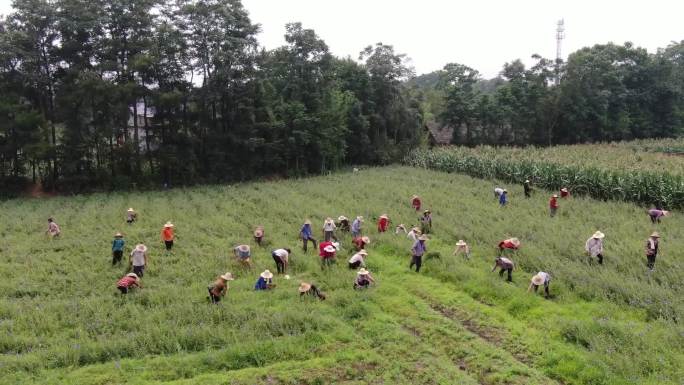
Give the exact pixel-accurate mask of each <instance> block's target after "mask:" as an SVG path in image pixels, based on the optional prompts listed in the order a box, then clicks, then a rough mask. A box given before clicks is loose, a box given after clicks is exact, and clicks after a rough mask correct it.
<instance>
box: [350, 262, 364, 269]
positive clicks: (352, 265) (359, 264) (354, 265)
mask: <svg viewBox="0 0 684 385" xmlns="http://www.w3.org/2000/svg"><path fill="white" fill-rule="evenodd" d="M359 266H361V261H356V262H354V263H351V262H349V268H350V269H354V270H356V269H358V268H359Z"/></svg>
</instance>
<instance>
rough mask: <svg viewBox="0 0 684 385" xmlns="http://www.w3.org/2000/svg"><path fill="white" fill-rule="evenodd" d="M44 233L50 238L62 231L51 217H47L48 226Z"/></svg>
mask: <svg viewBox="0 0 684 385" xmlns="http://www.w3.org/2000/svg"><path fill="white" fill-rule="evenodd" d="M45 233H46V234H47V235H49V236H50V237H52V238H54V237H58V236H59V234H61V233H62V231H61V230H60V229H59V225H57V222H55V220H54V219H52V217H50V218H48V228H47V231H46V232H45Z"/></svg>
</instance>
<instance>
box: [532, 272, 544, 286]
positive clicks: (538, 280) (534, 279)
mask: <svg viewBox="0 0 684 385" xmlns="http://www.w3.org/2000/svg"><path fill="white" fill-rule="evenodd" d="M532 283H533V284H535V285H537V286H539V285H542V284H543V283H544V277H542V276H541V275H539V274H537V275H535V276H534V277H532Z"/></svg>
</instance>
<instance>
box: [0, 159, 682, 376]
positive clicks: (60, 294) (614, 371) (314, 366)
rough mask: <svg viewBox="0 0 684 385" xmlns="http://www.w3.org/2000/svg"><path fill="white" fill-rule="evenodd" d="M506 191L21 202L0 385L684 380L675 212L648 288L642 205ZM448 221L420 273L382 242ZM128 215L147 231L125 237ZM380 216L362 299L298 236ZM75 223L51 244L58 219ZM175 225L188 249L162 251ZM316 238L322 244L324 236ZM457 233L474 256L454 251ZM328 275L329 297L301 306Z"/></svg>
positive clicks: (211, 190) (5, 261) (8, 240)
mask: <svg viewBox="0 0 684 385" xmlns="http://www.w3.org/2000/svg"><path fill="white" fill-rule="evenodd" d="M500 184H501V183H500V182H496V181H482V180H478V179H472V178H470V177H466V176H460V175H454V174H446V173H440V172H435V171H426V170H421V169H414V168H407V167H389V168H378V169H369V170H362V171H361V172H360V173H353V174H352V173H341V174H335V175H332V176H326V177H317V178H311V179H302V180H289V181H279V182H273V183H252V184H245V185H239V186H217V187H201V188H193V189H186V190H172V191H166V192H146V193H128V194H111V195H104V194H103V195H92V196H83V197H81V196H79V197H72V198H66V197H64V198H53V199H49V200H15V201H8V202H4V203H2V205H1V206H2V207H1V210H0V218H1V220H0V232H1V234H2V239H3V242H2V244H1V245H0V248H1V252H0V255H1V256H2V262H0V272H1V273H2V277H3V279H2V280H1V281H0V293H2V294H1V295H0V383H2V384H3V385H4V384H36V385H38V384H41V385H44V384H99V385H104V384H136V385H152V384H186V385H190V384H212V385H213V384H256V383H260V384H468V385H469V384H520V385H523V384H525V385H527V384H540V385H541V384H543V385H547V384H611V385H623V384H653V385H655V384H672V385H681V384H682V383H684V349H683V348H682V346H684V328H682V326H681V322H682V319H683V318H682V317H683V316H684V303H683V300H682V298H683V296H684V292H683V291H684V289H683V288H682V282H683V281H684V271H683V270H682V262H681V261H682V252H681V248H682V247H681V246H682V245H683V244H684V234H683V233H682V231H681V229H682V228H683V225H684V217H682V216H681V215H678V214H679V213H675V214H674V215H673V216H672V217H670V218H666V219H665V221H664V222H663V223H662V224H660V225H657V230H658V231H660V232H661V234H662V236H663V238H662V241H661V255H660V256H659V259H658V261H657V265H656V268H657V269H656V271H655V272H654V273H651V274H648V273H647V269H646V267H645V257H644V256H643V246H644V243H645V240H646V238H647V236H648V234H649V233H650V232H651V231H653V229H654V228H655V227H656V226H653V225H651V223H650V221H649V219H648V216H647V215H646V213H645V210H644V208H642V207H637V206H635V205H632V204H627V203H620V202H607V203H606V202H598V201H594V200H591V199H585V198H578V197H575V198H572V199H571V200H569V201H565V200H563V201H561V208H560V212H559V215H558V216H557V217H556V218H549V217H548V215H547V211H546V207H547V199H548V193H546V192H543V191H536V194H535V195H534V196H533V197H532V198H531V199H527V200H526V199H524V198H523V197H522V195H523V194H522V191H521V188H520V186H505V185H504V186H503V187H508V188H509V191H511V196H510V198H511V203H510V205H509V206H508V207H506V208H503V209H502V208H500V207H498V204H497V203H496V201H495V200H494V197H493V194H492V188H493V187H494V186H495V185H500ZM413 193H417V194H420V195H421V196H422V197H423V200H424V202H425V205H426V206H427V207H430V208H432V211H433V213H434V234H433V235H432V240H431V241H429V242H428V247H429V249H430V251H431V252H439V254H440V256H441V257H440V258H433V259H429V260H427V261H426V262H425V263H424V270H423V271H421V273H420V274H416V273H415V272H410V271H409V270H408V263H409V251H408V249H409V248H410V243H409V241H408V240H407V239H406V237H405V236H395V235H394V234H377V233H376V231H375V229H374V227H375V226H374V224H373V223H372V222H373V221H372V218H374V217H377V216H378V215H380V214H382V213H384V212H387V213H388V214H389V215H390V217H391V218H392V220H393V222H394V223H400V222H402V223H406V224H413V223H416V222H417V220H416V214H415V212H414V211H413V210H412V209H411V208H410V205H409V197H410V196H411V195H412V194H413ZM129 206H132V207H134V208H136V209H137V210H138V211H139V213H140V221H139V222H138V223H136V224H135V225H133V226H131V227H129V226H127V225H126V223H125V222H124V212H125V209H126V208H127V207H129ZM342 214H344V215H346V216H349V217H352V216H355V215H364V216H365V217H366V218H368V221H367V222H366V224H365V232H366V234H368V235H369V236H370V237H371V239H372V241H373V242H372V244H371V246H370V247H369V250H368V251H369V253H370V257H369V259H368V264H369V269H370V270H371V271H372V272H373V273H374V275H375V278H376V279H377V281H378V285H377V286H376V287H375V288H372V289H370V290H367V291H360V292H357V291H354V290H352V289H351V284H352V280H353V278H354V276H355V273H354V272H353V271H349V270H348V269H347V267H346V259H347V256H348V255H350V253H351V251H350V245H349V238H344V239H343V248H344V249H343V251H342V252H341V254H342V256H343V258H340V259H341V260H340V263H338V265H337V266H336V267H334V268H333V269H331V270H325V271H323V270H321V268H320V266H319V263H318V257H317V256H316V254H315V253H313V252H312V251H311V250H310V251H309V253H308V254H304V253H303V252H302V251H301V248H300V247H298V243H297V234H298V229H299V226H300V224H301V223H302V222H303V220H304V219H305V218H311V219H312V220H313V222H314V229H316V230H318V229H320V226H322V220H323V219H324V218H325V217H327V216H334V217H337V216H338V215H342ZM48 216H54V217H55V218H56V220H57V221H58V223H60V225H61V226H62V230H63V236H62V237H61V238H60V239H55V240H48V239H46V238H45V237H44V235H43V231H44V228H45V225H46V223H45V220H46V218H47V217H48ZM167 220H172V221H173V222H174V223H175V224H176V229H177V235H178V240H177V245H176V248H175V249H174V252H173V253H171V254H168V253H166V252H165V251H163V247H162V245H161V243H160V242H159V231H160V226H161V225H162V224H163V223H164V222H166V221H167ZM258 224H263V225H264V226H265V228H266V240H267V242H266V244H265V245H264V246H263V248H255V249H254V251H255V254H256V256H255V262H256V266H255V267H254V268H253V269H252V270H247V269H244V268H240V267H239V266H238V265H237V264H236V262H235V261H234V260H233V259H232V258H231V257H229V254H230V250H231V248H232V247H233V246H234V245H236V244H238V243H243V242H250V241H251V231H252V229H253V227H254V226H255V225H258ZM597 229H600V230H601V231H603V232H604V233H605V234H606V239H605V245H606V252H605V255H606V260H605V264H604V265H603V266H597V265H589V264H587V258H586V257H585V256H584V255H583V245H584V241H585V240H586V239H587V238H588V237H589V236H590V235H591V234H592V233H593V232H594V231H595V230H597ZM117 230H120V231H124V232H125V234H126V240H127V249H128V250H129V251H130V247H132V246H133V245H134V244H135V243H137V242H140V241H144V242H145V243H147V244H148V246H150V255H151V262H150V267H149V269H148V270H147V271H146V275H145V278H144V280H143V282H144V284H145V288H144V289H142V290H140V291H139V292H136V293H133V294H130V295H128V296H127V297H125V298H122V296H121V295H119V294H118V292H117V291H116V289H115V282H116V280H117V279H118V278H119V277H120V276H121V275H122V274H123V273H124V271H123V270H122V269H121V268H112V267H111V266H110V263H111V262H110V258H111V257H110V242H111V239H112V235H113V233H114V232H115V231H117ZM318 235H320V234H318ZM508 236H516V237H518V238H520V239H521V240H522V242H523V246H522V249H521V250H520V251H518V252H517V253H516V254H514V255H513V256H512V258H513V260H514V261H515V262H516V263H517V264H518V267H519V268H518V270H516V271H515V272H514V282H513V283H512V284H509V283H506V282H504V280H502V279H500V278H499V276H498V274H496V273H492V272H491V267H492V265H493V260H494V256H495V252H494V249H495V245H496V244H497V242H498V241H499V240H501V239H503V238H505V237H508ZM458 239H465V240H467V241H468V242H469V243H470V244H471V247H472V249H473V255H472V258H471V260H469V261H464V260H463V259H462V258H460V257H458V258H455V257H452V256H451V252H452V250H453V245H454V244H455V242H456V241H457V240H458ZM286 246H289V247H291V248H292V249H293V256H292V260H293V263H292V265H291V268H290V269H291V270H290V272H289V273H290V275H292V279H291V280H289V281H287V280H284V279H283V278H281V277H276V284H277V285H278V287H277V288H276V289H275V290H274V291H273V292H254V291H253V290H252V287H253V285H254V282H255V281H256V278H257V276H258V274H259V272H260V271H262V270H263V269H265V268H269V269H271V270H272V271H275V266H273V261H272V259H271V257H270V250H271V249H273V248H277V247H286ZM538 270H544V271H547V272H549V273H551V274H552V276H553V281H552V284H551V292H552V295H553V297H552V299H550V300H545V299H544V298H543V297H542V296H541V295H536V296H535V295H532V294H529V293H527V292H526V289H527V285H528V283H529V278H530V277H531V275H532V274H533V273H534V272H536V271H538ZM225 271H232V272H233V273H234V275H235V276H236V277H237V279H236V280H235V281H234V282H232V283H231V289H230V291H229V293H228V295H227V297H226V298H225V299H224V301H223V302H222V303H221V304H220V305H219V306H212V305H210V304H208V303H207V300H206V286H207V285H208V284H209V283H211V282H212V280H213V279H214V278H215V277H216V276H217V275H218V274H221V273H223V272H225ZM300 280H308V281H313V282H314V283H316V284H317V285H319V286H320V287H321V288H322V289H323V290H324V291H325V292H326V293H327V295H328V299H327V300H326V301H324V302H318V301H315V300H313V299H300V298H299V296H298V293H297V289H296V288H297V286H298V284H299V281H300Z"/></svg>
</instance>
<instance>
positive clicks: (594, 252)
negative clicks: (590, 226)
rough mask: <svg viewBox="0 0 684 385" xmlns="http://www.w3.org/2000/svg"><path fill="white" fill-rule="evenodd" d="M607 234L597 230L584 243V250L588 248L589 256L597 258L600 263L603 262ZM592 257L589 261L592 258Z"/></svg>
mask: <svg viewBox="0 0 684 385" xmlns="http://www.w3.org/2000/svg"><path fill="white" fill-rule="evenodd" d="M605 236H606V235H605V234H603V233H602V232H600V231H596V232H595V233H594V235H592V236H591V238H589V239H587V242H586V243H585V244H584V250H586V252H587V254H588V255H589V257H591V258H597V259H598V263H599V265H602V264H603V238H604V237H605ZM591 258H590V259H589V261H591V260H592V259H591Z"/></svg>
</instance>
